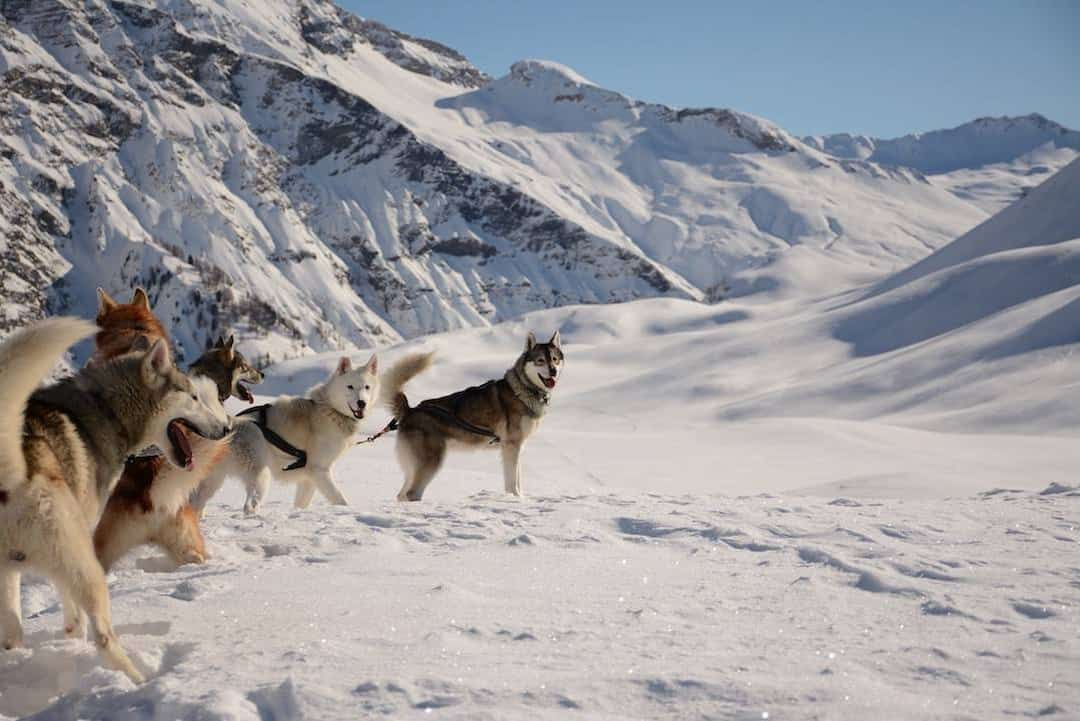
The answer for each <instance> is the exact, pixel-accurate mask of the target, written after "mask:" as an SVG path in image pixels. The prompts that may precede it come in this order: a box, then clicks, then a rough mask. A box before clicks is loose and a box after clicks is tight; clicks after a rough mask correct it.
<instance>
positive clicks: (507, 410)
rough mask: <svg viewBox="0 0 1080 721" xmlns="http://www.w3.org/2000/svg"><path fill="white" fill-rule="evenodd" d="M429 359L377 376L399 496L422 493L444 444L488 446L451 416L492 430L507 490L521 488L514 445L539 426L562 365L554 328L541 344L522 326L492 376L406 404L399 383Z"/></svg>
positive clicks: (410, 359)
mask: <svg viewBox="0 0 1080 721" xmlns="http://www.w3.org/2000/svg"><path fill="white" fill-rule="evenodd" d="M431 359H432V355H431V354H428V355H412V356H407V357H406V358H404V359H402V360H401V361H399V362H398V363H396V364H395V365H394V366H393V367H392V368H391V369H390V370H389V371H388V372H387V374H386V376H385V378H384V383H383V388H384V391H385V398H386V399H387V404H388V405H389V407H390V410H391V411H392V412H393V414H394V418H396V419H397V422H398V434H397V457H398V463H399V464H400V465H401V470H402V471H403V472H404V474H405V482H404V484H403V485H402V487H401V491H400V492H399V493H398V500H399V501H419V500H420V499H421V498H423V495H424V491H425V490H426V489H427V487H428V484H429V483H431V480H432V479H433V478H434V477H435V474H437V473H438V472H439V469H440V468H441V467H442V464H443V460H444V459H445V458H446V453H447V451H448V450H449V449H450V448H485V447H491V446H492V442H491V440H492V439H491V438H489V437H488V436H485V435H481V434H479V433H476V432H473V431H470V430H468V429H467V428H465V427H463V425H462V424H459V423H455V422H453V421H452V420H451V419H453V418H457V419H460V421H463V422H464V424H468V425H472V426H474V427H476V428H479V429H485V430H487V431H490V432H491V433H494V434H495V435H496V436H497V437H498V446H499V450H500V452H501V454H502V464H503V481H504V486H505V488H506V492H507V493H512V494H514V495H515V496H520V495H522V493H523V488H522V478H521V448H522V446H523V445H524V443H525V441H526V440H528V438H529V437H530V436H531V435H532V434H533V433H535V432H536V429H537V428H539V426H540V421H541V419H542V418H543V416H544V414H545V413H546V411H547V405H548V401H549V400H550V397H551V392H552V391H553V390H554V389H555V386H556V384H557V381H558V377H559V373H560V371H561V369H562V367H563V360H564V359H563V351H562V342H561V339H560V336H559V333H558V332H556V333H555V335H553V336H552V337H551V340H549V341H548V342H547V343H537V342H536V337H535V336H534V335H533V334H532V333H529V336H528V338H527V339H526V341H525V351H524V352H523V353H522V354H521V355H520V356H519V357H518V359H517V361H516V362H515V363H514V365H513V366H512V367H511V368H510V369H509V370H508V371H506V374H505V375H504V376H503V377H502V378H500V379H499V380H496V381H491V382H489V383H486V384H484V385H482V386H476V387H473V388H466V389H465V390H463V391H459V392H457V393H454V394H452V395H449V396H443V397H441V398H432V399H430V400H426V401H424V402H423V403H420V404H419V405H418V406H416V407H414V408H411V407H410V406H409V401H408V399H407V398H406V397H405V394H404V393H403V392H402V388H403V387H404V386H405V384H406V383H407V382H408V381H409V380H410V379H411V378H413V377H414V376H416V375H417V374H419V373H422V372H423V371H424V370H426V369H427V368H428V366H430V365H431ZM436 411H437V412H436Z"/></svg>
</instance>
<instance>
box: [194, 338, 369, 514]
mask: <svg viewBox="0 0 1080 721" xmlns="http://www.w3.org/2000/svg"><path fill="white" fill-rule="evenodd" d="M378 370H379V368H378V360H377V358H376V357H375V356H374V355H373V356H371V359H370V360H369V361H368V362H367V363H366V364H365V365H363V366H361V367H359V368H353V365H352V361H350V360H349V359H348V358H342V359H341V360H340V362H339V363H338V365H337V368H336V369H335V370H334V372H333V374H332V375H331V376H330V378H329V379H328V380H327V381H326V382H325V383H323V384H322V385H320V386H316V387H315V388H314V389H312V390H311V391H309V392H308V394H307V397H305V398H288V397H285V398H279V399H278V400H277V401H275V402H274V403H271V404H269V405H266V406H259V407H257V408H252V409H249V410H250V411H254V412H255V419H254V420H248V419H246V418H238V419H237V423H236V432H235V433H234V434H233V436H232V438H231V439H230V440H229V449H228V452H227V453H226V454H225V455H224V456H223V457H222V459H221V461H220V462H219V463H218V464H217V466H216V467H215V468H214V469H213V471H211V473H210V474H209V475H208V476H207V477H206V478H205V479H204V480H203V482H202V483H201V484H200V486H199V488H198V490H197V491H196V492H195V495H194V496H193V497H192V499H191V505H192V506H193V507H194V508H195V510H196V512H198V513H200V514H201V513H202V511H203V509H205V507H206V504H207V502H208V501H209V500H210V499H211V498H212V497H213V495H214V494H215V493H217V491H218V490H219V489H220V488H221V486H222V484H223V483H224V482H225V479H226V478H229V477H238V478H240V480H242V481H243V483H244V487H245V488H246V489H247V499H246V500H245V501H244V512H245V513H255V512H256V511H257V510H258V508H259V504H260V503H262V500H263V499H264V498H265V497H266V492H267V490H268V489H269V487H270V479H271V478H272V477H276V478H277V479H278V480H280V481H286V482H290V483H295V484H296V486H297V488H296V499H295V502H294V505H295V506H296V507H297V508H307V507H308V505H309V504H310V503H311V499H312V497H313V496H314V495H315V491H316V490H318V491H319V492H320V493H322V494H323V496H325V497H326V500H328V501H329V502H330V503H333V504H335V505H339V506H345V505H348V501H347V500H345V496H344V494H342V492H341V489H340V488H338V486H337V484H336V483H335V482H334V477H333V474H332V473H331V468H332V466H333V465H334V463H335V462H336V461H337V459H338V458H340V457H341V454H343V453H344V452H345V451H346V450H347V449H348V448H349V446H350V445H351V444H352V437H353V435H354V434H355V433H356V431H357V429H358V428H359V425H360V420H361V419H363V418H364V416H365V414H366V413H367V409H368V407H369V406H370V405H371V404H372V403H373V402H374V400H375V399H376V398H377V397H378V392H379V391H378V389H379V376H378ZM245 413H247V411H245ZM275 466H276V469H281V470H276V469H275ZM283 466H286V468H283Z"/></svg>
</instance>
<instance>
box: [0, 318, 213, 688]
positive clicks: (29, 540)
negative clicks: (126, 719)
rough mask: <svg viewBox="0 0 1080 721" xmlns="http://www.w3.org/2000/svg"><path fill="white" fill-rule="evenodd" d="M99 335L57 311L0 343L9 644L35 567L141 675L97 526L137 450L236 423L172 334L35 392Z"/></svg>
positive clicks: (4, 627)
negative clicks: (176, 353) (190, 367)
mask: <svg viewBox="0 0 1080 721" xmlns="http://www.w3.org/2000/svg"><path fill="white" fill-rule="evenodd" d="M93 331H94V328H93V326H91V325H90V324H88V323H86V322H85V321H81V320H77V319H73V318H54V319H50V320H46V321H42V322H39V323H36V324H34V325H32V326H29V327H27V328H24V329H22V330H20V331H17V332H16V333H14V334H12V336H10V337H9V338H8V339H7V340H6V341H5V342H4V343H3V344H2V345H0V635H2V638H0V642H2V644H3V646H4V647H5V648H13V647H16V646H20V645H22V643H23V632H22V620H21V609H20V585H21V575H22V573H23V571H24V570H33V571H36V572H39V573H42V574H44V575H46V576H48V577H49V578H50V579H52V581H53V582H54V583H55V584H56V585H57V587H58V588H59V591H60V595H61V599H62V602H63V607H64V625H65V632H66V633H67V634H68V635H69V636H73V637H82V636H84V635H85V631H86V620H87V617H89V621H90V625H91V626H92V627H93V632H94V633H93V636H94V640H95V642H96V644H97V646H98V649H99V652H100V653H101V655H102V657H103V658H104V660H105V662H106V663H107V664H108V665H109V666H111V667H112V668H115V669H117V670H120V671H123V672H124V673H126V674H127V675H128V676H129V677H130V678H131V679H132V680H133V681H135V682H136V683H139V682H141V681H142V680H143V677H142V674H141V673H140V672H139V671H138V670H137V669H136V668H135V667H134V665H132V663H131V660H130V659H129V658H128V656H127V654H126V653H125V652H124V650H123V648H122V647H121V646H120V643H119V640H118V639H117V637H116V631H115V630H114V628H113V625H112V619H111V613H110V605H109V595H108V588H107V586H106V583H105V573H104V572H103V570H102V567H101V564H100V563H98V561H97V558H96V557H95V555H94V549H93V543H92V541H91V531H92V529H93V526H94V523H95V521H96V520H97V517H98V512H99V510H100V508H101V506H102V505H104V503H105V502H106V500H107V499H108V497H109V495H110V494H111V493H112V490H113V487H114V486H115V484H116V481H117V479H118V478H119V475H120V471H121V469H122V468H123V463H124V460H125V459H126V458H127V456H128V455H129V454H131V453H133V452H134V451H136V450H138V449H140V448H144V447H146V446H149V445H159V446H160V447H161V448H171V450H172V451H173V455H174V457H177V458H179V457H180V456H182V455H183V451H184V449H183V447H182V444H179V443H178V442H177V441H176V440H175V439H176V438H177V431H178V429H179V430H181V431H182V432H183V433H184V434H185V435H184V437H186V434H188V433H191V435H204V436H207V437H211V438H213V437H217V438H220V437H223V436H224V435H225V434H226V433H227V431H228V427H229V419H228V416H226V415H225V411H224V409H223V408H222V407H221V404H220V402H218V399H217V396H216V392H215V389H214V388H213V384H212V383H211V382H210V381H209V380H206V379H202V380H199V379H196V380H191V379H189V378H188V377H187V376H185V375H184V374H183V373H180V372H179V371H177V370H176V369H175V368H174V366H173V364H172V360H171V358H170V357H169V351H168V347H167V345H166V344H165V342H164V341H162V340H158V341H156V342H155V343H154V344H153V345H152V346H151V347H150V349H149V350H148V351H146V352H145V353H132V354H129V355H125V356H122V357H120V358H118V359H116V360H113V361H110V362H108V363H102V364H99V365H97V366H95V367H93V368H86V369H83V370H82V371H80V372H79V373H78V374H77V375H75V376H73V377H71V378H67V379H65V380H62V381H60V382H59V383H56V384H54V385H52V386H49V387H45V388H42V389H39V390H37V391H35V388H36V387H37V385H38V383H40V382H41V380H42V379H43V378H44V377H45V376H46V374H47V373H48V372H49V371H50V369H51V368H52V366H53V365H54V364H55V363H56V361H57V359H58V358H59V357H60V355H61V354H62V353H63V352H64V351H65V350H66V349H67V348H68V347H69V346H70V345H72V344H73V343H75V342H76V341H78V340H80V339H82V338H84V337H86V336H88V335H90V334H91V333H92V332H93Z"/></svg>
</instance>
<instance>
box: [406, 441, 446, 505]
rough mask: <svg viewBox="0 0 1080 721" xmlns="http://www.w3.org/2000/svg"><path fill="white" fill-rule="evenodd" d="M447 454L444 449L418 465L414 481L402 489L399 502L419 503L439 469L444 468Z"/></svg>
mask: <svg viewBox="0 0 1080 721" xmlns="http://www.w3.org/2000/svg"><path fill="white" fill-rule="evenodd" d="M445 454H446V449H445V448H443V449H442V451H441V452H440V453H438V454H437V455H435V456H431V457H428V458H427V459H425V460H423V461H421V462H420V463H419V464H417V467H416V470H415V471H414V472H413V474H412V480H411V481H410V482H409V483H407V484H406V487H405V488H403V489H402V492H401V494H399V495H398V500H399V501H419V500H420V499H422V498H423V497H424V491H426V490H427V487H428V484H429V483H431V479H433V478H434V477H435V474H436V473H438V472H439V468H441V467H442V462H443V456H444V455H445ZM402 495H404V498H402Z"/></svg>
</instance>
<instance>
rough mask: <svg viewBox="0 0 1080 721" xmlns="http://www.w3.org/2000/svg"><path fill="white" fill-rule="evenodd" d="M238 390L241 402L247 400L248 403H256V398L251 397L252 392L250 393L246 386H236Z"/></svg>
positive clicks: (239, 384)
mask: <svg viewBox="0 0 1080 721" xmlns="http://www.w3.org/2000/svg"><path fill="white" fill-rule="evenodd" d="M236 390H238V391H239V392H240V399H241V400H245V401H247V402H248V403H254V402H255V396H253V395H251V391H249V390H248V389H247V388H246V387H245V386H244V384H243V383H237V384H236Z"/></svg>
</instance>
